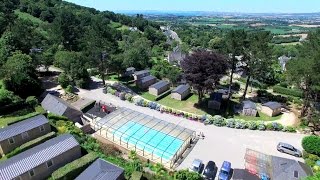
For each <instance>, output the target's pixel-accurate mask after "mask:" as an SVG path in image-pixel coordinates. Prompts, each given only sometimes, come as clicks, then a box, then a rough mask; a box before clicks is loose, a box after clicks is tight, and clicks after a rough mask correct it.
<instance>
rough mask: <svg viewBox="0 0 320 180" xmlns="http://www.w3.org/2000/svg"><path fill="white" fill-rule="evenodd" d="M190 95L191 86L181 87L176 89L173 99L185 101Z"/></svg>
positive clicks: (173, 92) (172, 95)
mask: <svg viewBox="0 0 320 180" xmlns="http://www.w3.org/2000/svg"><path fill="white" fill-rule="evenodd" d="M189 94H190V86H189V85H180V86H178V87H177V88H175V89H174V90H173V91H172V93H171V98H172V99H176V100H179V101H181V100H183V99H184V98H186V97H187V96H188V95H189Z"/></svg>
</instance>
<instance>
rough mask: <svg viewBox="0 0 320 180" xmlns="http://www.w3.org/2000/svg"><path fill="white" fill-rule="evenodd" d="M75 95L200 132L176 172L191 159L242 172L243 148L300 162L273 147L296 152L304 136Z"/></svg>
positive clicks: (85, 93) (85, 94)
mask: <svg viewBox="0 0 320 180" xmlns="http://www.w3.org/2000/svg"><path fill="white" fill-rule="evenodd" d="M79 95H80V96H82V97H86V98H91V99H94V100H102V101H105V102H110V103H113V104H114V105H117V106H121V107H127V108H130V109H133V110H135V111H139V112H142V113H145V114H148V115H151V116H155V117H157V118H159V119H162V120H165V121H168V122H171V123H174V124H179V125H181V126H183V127H186V128H189V129H192V130H195V131H197V132H203V133H204V135H205V139H203V140H202V139H201V140H199V141H198V143H197V144H196V145H195V147H194V149H193V150H192V151H191V152H190V154H189V155H188V156H187V157H186V158H185V160H184V161H183V162H182V163H181V164H180V166H179V167H178V169H185V168H188V167H189V165H190V164H191V162H192V161H193V159H195V158H199V159H201V160H203V161H204V162H205V163H206V162H207V161H209V160H213V161H215V162H216V164H217V166H218V167H220V166H221V164H222V162H223V161H224V160H228V161H230V162H231V163H232V167H233V168H235V169H243V168H244V154H245V150H246V148H251V149H254V150H258V151H261V152H263V153H266V154H270V155H275V156H280V157H285V158H291V159H299V160H300V161H302V159H301V158H295V157H292V156H290V155H286V154H282V153H279V152H278V151H277V150H276V145H277V143H278V142H280V141H282V142H287V143H290V144H292V145H294V146H295V147H297V148H298V149H302V148H301V140H302V138H303V137H304V135H301V134H290V133H283V132H271V131H251V130H238V129H231V128H225V127H215V126H205V125H203V124H202V123H199V122H194V121H190V120H186V119H184V118H180V117H175V116H171V115H168V114H162V113H160V112H157V111H154V110H150V109H148V108H144V107H138V106H135V105H134V104H131V103H129V102H127V101H121V100H120V99H118V98H117V97H115V96H112V95H109V94H103V93H102V89H94V90H91V91H86V90H82V91H81V92H80V93H79ZM240 176H241V175H240Z"/></svg>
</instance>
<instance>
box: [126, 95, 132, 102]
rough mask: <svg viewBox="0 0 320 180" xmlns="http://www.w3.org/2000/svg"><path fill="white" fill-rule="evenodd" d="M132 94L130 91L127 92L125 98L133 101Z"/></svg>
mask: <svg viewBox="0 0 320 180" xmlns="http://www.w3.org/2000/svg"><path fill="white" fill-rule="evenodd" d="M132 97H133V96H132V94H130V93H128V94H126V95H125V99H126V100H127V101H129V102H132Z"/></svg>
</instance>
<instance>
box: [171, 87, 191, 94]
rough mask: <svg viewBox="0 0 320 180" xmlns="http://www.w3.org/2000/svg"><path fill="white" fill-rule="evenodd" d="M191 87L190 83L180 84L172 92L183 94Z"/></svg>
mask: <svg viewBox="0 0 320 180" xmlns="http://www.w3.org/2000/svg"><path fill="white" fill-rule="evenodd" d="M189 88H190V86H189V85H180V86H178V87H176V88H175V89H174V90H173V91H172V93H178V94H183V93H184V92H186V91H188V90H189Z"/></svg>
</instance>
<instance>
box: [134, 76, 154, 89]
mask: <svg viewBox="0 0 320 180" xmlns="http://www.w3.org/2000/svg"><path fill="white" fill-rule="evenodd" d="M156 82H157V78H156V77H154V76H152V75H150V76H146V77H143V78H142V79H140V80H138V81H136V85H137V86H138V87H139V88H140V89H147V88H148V87H149V86H151V85H152V84H154V83H156Z"/></svg>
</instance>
